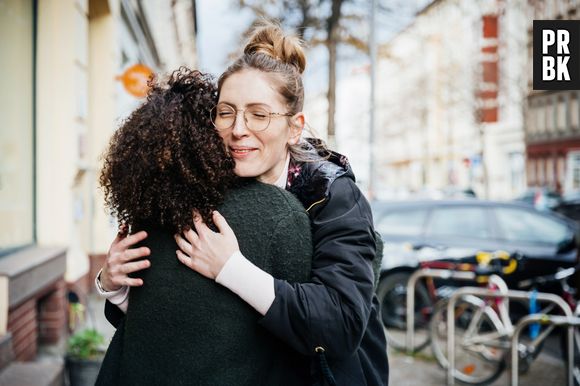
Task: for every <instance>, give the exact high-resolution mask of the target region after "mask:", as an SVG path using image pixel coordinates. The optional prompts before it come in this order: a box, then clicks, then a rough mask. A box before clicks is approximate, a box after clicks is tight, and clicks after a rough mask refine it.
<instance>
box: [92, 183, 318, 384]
mask: <svg viewBox="0 0 580 386" xmlns="http://www.w3.org/2000/svg"><path fill="white" fill-rule="evenodd" d="M219 211H220V213H221V214H222V215H223V216H224V217H225V218H226V219H227V221H228V224H229V225H230V226H231V227H232V229H233V231H234V232H235V234H236V236H237V238H238V242H239V245H240V250H241V252H242V253H243V254H244V256H246V257H247V258H248V259H250V260H251V261H252V262H253V263H254V264H256V265H257V266H259V267H260V268H262V269H264V270H266V271H267V272H270V273H271V274H272V275H273V276H274V277H276V278H278V279H285V280H288V281H290V282H305V281H307V280H309V275H310V270H311V256H312V241H311V230H310V222H309V218H308V215H307V214H306V212H305V210H304V208H303V207H302V205H301V204H300V202H298V201H297V200H296V199H295V198H294V197H293V196H292V195H291V194H290V193H287V192H285V191H283V190H281V189H278V188H276V187H273V186H270V185H264V184H261V183H257V182H251V183H248V184H247V185H246V186H244V187H242V188H238V189H236V190H234V191H232V192H231V193H230V194H229V195H228V196H227V197H226V200H225V203H224V204H223V205H222V206H221V207H220V208H219ZM148 233H149V236H148V237H147V239H146V240H145V242H144V243H143V245H146V246H148V247H149V248H150V249H151V256H150V260H151V268H149V269H147V270H145V271H143V272H142V273H141V274H140V275H141V277H142V278H143V280H144V283H145V284H144V285H143V286H142V287H138V288H132V289H131V292H130V298H129V308H128V311H127V317H126V318H125V320H124V322H123V323H122V324H121V325H120V328H118V329H117V332H116V334H115V337H114V338H113V341H112V342H111V345H110V347H109V350H108V352H107V357H106V358H105V361H104V364H103V367H102V369H101V373H100V375H99V381H98V382H97V384H102V385H114V384H120V385H212V386H215V385H252V386H254V385H302V384H307V383H308V377H309V371H310V368H309V360H308V359H307V358H305V357H304V356H302V355H300V354H298V353H297V352H296V351H294V350H293V349H292V348H290V346H289V345H287V344H286V343H284V342H282V341H281V340H279V339H278V338H276V337H275V336H274V335H273V334H271V333H270V332H268V331H267V330H266V329H265V328H264V327H262V326H260V325H259V324H258V320H259V319H260V318H261V315H259V313H258V312H257V311H255V310H254V309H253V308H252V307H251V306H249V305H248V304H247V303H245V302H244V301H243V300H241V299H240V298H239V297H238V296H237V295H235V294H234V293H232V292H230V291H229V290H228V289H227V288H225V287H222V286H221V285H219V284H217V283H215V282H214V281H213V280H210V279H206V278H204V277H202V276H201V275H199V274H197V273H195V272H192V271H191V270H190V269H189V268H187V267H186V266H184V265H183V264H181V263H180V262H179V261H178V260H177V257H176V255H175V251H176V250H177V245H176V243H175V241H174V239H173V235H172V233H171V232H170V231H167V230H163V229H148Z"/></svg>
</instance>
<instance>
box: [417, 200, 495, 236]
mask: <svg viewBox="0 0 580 386" xmlns="http://www.w3.org/2000/svg"><path fill="white" fill-rule="evenodd" d="M427 235H428V236H455V237H470V238H474V237H475V238H483V239H485V238H489V237H490V231H489V224H488V221H487V217H486V215H485V210H484V209H482V208H474V207H448V208H437V209H434V210H433V214H432V215H431V220H430V221H429V227H428V230H427Z"/></svg>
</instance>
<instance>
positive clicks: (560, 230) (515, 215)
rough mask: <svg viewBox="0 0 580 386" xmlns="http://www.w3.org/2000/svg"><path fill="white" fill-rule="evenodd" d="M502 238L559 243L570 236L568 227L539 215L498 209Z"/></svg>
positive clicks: (496, 210) (525, 211) (517, 210)
mask: <svg viewBox="0 0 580 386" xmlns="http://www.w3.org/2000/svg"><path fill="white" fill-rule="evenodd" d="M495 214H496V217H497V221H498V223H499V226H500V238H502V239H505V240H510V241H528V242H544V243H553V244H555V243H559V242H561V241H563V240H565V239H566V238H567V236H568V227H567V226H566V225H565V224H562V223H561V222H559V221H556V220H553V219H551V218H549V217H547V216H543V215H541V214H539V213H533V212H530V211H527V210H521V209H514V208H496V209H495Z"/></svg>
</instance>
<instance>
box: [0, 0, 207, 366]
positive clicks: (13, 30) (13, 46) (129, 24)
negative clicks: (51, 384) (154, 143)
mask: <svg viewBox="0 0 580 386" xmlns="http://www.w3.org/2000/svg"><path fill="white" fill-rule="evenodd" d="M195 19H196V8H195V2H194V1H189V0H173V1H164V0H152V1H136V0H65V1H61V0H0V79H1V84H2V85H3V87H2V89H1V90H0V106H1V107H0V110H1V111H2V113H1V114H0V122H1V125H0V255H1V256H2V257H0V369H2V368H4V367H6V366H7V365H8V363H9V362H10V361H11V360H12V359H16V360H24V361H26V360H31V359H34V358H35V356H36V355H37V351H38V346H39V345H43V344H55V343H58V342H61V341H62V338H63V337H64V332H65V327H66V326H65V322H66V308H65V306H66V298H65V295H66V288H67V286H68V288H73V289H74V290H75V292H77V293H78V294H79V295H81V296H83V295H84V294H86V293H87V291H88V289H89V280H88V278H89V270H90V259H89V257H92V256H97V257H98V256H99V255H100V256H103V254H104V253H105V252H106V250H107V249H108V245H109V244H110V242H111V241H112V239H113V238H114V234H115V233H116V224H115V223H114V220H113V219H111V218H110V217H109V216H108V215H107V213H106V211H105V210H104V208H103V199H102V196H101V194H100V191H99V190H98V189H97V187H98V171H99V155H100V154H101V153H102V152H103V151H104V149H105V147H106V145H107V143H108V140H109V138H110V136H111V134H112V133H113V131H114V130H115V128H116V127H117V126H118V124H119V121H120V120H121V119H123V117H125V116H126V115H127V114H128V113H129V112H130V111H131V110H132V109H133V108H135V106H137V104H138V103H139V99H137V98H136V97H135V96H134V95H131V94H130V92H132V93H133V94H139V92H140V91H139V85H142V83H143V81H144V80H145V81H146V79H147V75H148V72H149V71H153V72H166V71H169V70H173V69H176V68H177V67H179V66H180V65H187V66H189V67H195V65H196V61H197V58H196V22H195ZM97 265H100V263H98V264H97Z"/></svg>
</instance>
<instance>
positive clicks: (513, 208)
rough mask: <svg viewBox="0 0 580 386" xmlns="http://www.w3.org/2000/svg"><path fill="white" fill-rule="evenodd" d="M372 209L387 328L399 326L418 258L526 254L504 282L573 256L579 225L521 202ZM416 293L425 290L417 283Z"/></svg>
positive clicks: (572, 260)
mask: <svg viewBox="0 0 580 386" xmlns="http://www.w3.org/2000/svg"><path fill="white" fill-rule="evenodd" d="M373 214H374V221H375V228H376V230H377V231H378V232H379V233H380V234H381V236H382V238H383V241H384V244H385V247H384V254H383V260H382V266H381V277H380V281H379V286H378V289H377V294H378V295H379V301H380V302H381V316H382V319H383V323H384V324H385V326H386V327H387V330H389V328H391V327H392V330H393V331H394V330H399V331H401V330H402V331H404V324H405V318H404V315H405V311H404V309H405V307H406V306H405V304H406V301H405V296H406V292H407V291H406V284H407V281H408V278H409V277H410V276H411V274H412V273H413V272H414V271H415V270H416V269H417V268H418V266H419V264H420V262H422V261H427V260H443V259H445V260H449V259H452V260H453V259H457V260H458V261H472V259H469V260H468V259H467V258H468V257H470V256H474V255H475V254H476V253H477V252H478V251H486V252H494V251H500V250H501V251H506V252H508V253H509V254H512V255H514V254H516V253H518V254H521V255H524V256H526V263H525V267H523V269H518V270H517V271H516V272H515V273H513V274H511V275H509V277H506V278H505V279H506V281H507V283H508V285H510V284H511V283H517V282H519V281H521V280H525V279H529V278H531V277H536V276H540V275H547V274H550V273H555V272H557V270H558V269H559V267H566V268H567V267H572V266H575V265H576V264H577V262H578V242H577V240H578V239H579V237H578V236H579V234H578V233H579V227H578V225H577V224H576V223H575V222H573V221H572V220H569V219H567V218H565V217H563V216H561V215H558V214H556V213H553V212H549V211H548V212H540V211H537V210H536V209H534V208H533V207H532V206H530V205H526V204H522V203H513V202H493V201H483V200H474V199H471V200H437V201H433V200H432V201H399V202H376V203H374V204H373ZM463 259H465V260H463ZM417 296H427V295H426V294H423V293H422V292H421V290H420V289H418V292H417ZM387 336H389V334H387ZM391 342H392V340H391ZM393 346H395V345H394V344H393Z"/></svg>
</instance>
